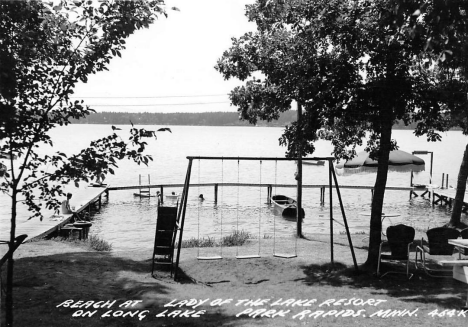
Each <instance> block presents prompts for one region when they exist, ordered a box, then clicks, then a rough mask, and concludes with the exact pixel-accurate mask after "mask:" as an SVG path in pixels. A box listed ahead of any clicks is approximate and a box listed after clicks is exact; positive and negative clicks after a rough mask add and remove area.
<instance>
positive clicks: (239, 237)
mask: <svg viewBox="0 0 468 327" xmlns="http://www.w3.org/2000/svg"><path fill="white" fill-rule="evenodd" d="M249 238H252V235H251V234H250V233H249V232H246V231H244V230H241V231H235V232H234V233H232V234H230V235H228V236H224V237H223V240H222V242H221V243H222V245H223V246H238V245H243V244H245V242H247V240H248V239H249Z"/></svg>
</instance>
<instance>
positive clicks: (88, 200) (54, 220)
mask: <svg viewBox="0 0 468 327" xmlns="http://www.w3.org/2000/svg"><path fill="white" fill-rule="evenodd" d="M105 192H108V188H107V187H92V186H89V187H84V188H79V189H75V188H74V189H73V190H70V193H72V194H73V196H72V198H71V199H70V206H71V207H75V212H78V213H80V212H85V211H88V212H89V211H90V210H91V206H92V205H94V204H97V205H98V206H99V208H100V207H101V203H102V200H101V198H102V194H103V193H105ZM72 218H73V214H58V215H52V216H49V217H44V218H43V219H42V221H41V220H40V219H39V218H33V219H30V220H24V219H25V218H20V219H18V218H17V224H16V233H15V234H16V235H21V234H27V235H28V238H27V239H26V242H28V241H31V240H33V239H35V238H40V237H44V236H47V235H49V234H51V233H53V232H55V231H56V230H59V229H61V228H62V227H63V226H64V225H66V224H68V223H70V221H71V220H72ZM0 240H2V241H9V240H10V230H9V228H5V229H3V230H2V231H1V232H0Z"/></svg>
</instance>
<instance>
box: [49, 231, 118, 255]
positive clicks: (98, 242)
mask: <svg viewBox="0 0 468 327" xmlns="http://www.w3.org/2000/svg"><path fill="white" fill-rule="evenodd" d="M52 240H53V241H56V242H66V243H72V244H75V245H79V246H86V247H88V248H90V249H92V250H94V251H98V252H110V251H112V244H111V243H109V242H107V241H106V240H104V239H102V238H99V237H98V236H96V235H90V236H89V237H88V238H87V239H86V240H80V239H77V238H70V237H55V238H52Z"/></svg>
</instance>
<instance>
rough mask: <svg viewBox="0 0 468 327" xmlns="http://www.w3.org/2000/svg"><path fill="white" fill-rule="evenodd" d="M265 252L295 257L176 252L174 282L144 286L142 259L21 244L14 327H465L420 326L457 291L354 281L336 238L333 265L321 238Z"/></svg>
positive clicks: (145, 258) (454, 303)
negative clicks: (391, 313)
mask: <svg viewBox="0 0 468 327" xmlns="http://www.w3.org/2000/svg"><path fill="white" fill-rule="evenodd" d="M364 237H365V235H353V243H354V245H355V256H356V262H357V263H358V264H362V263H363V262H364V261H365V259H366V257H367V251H366V248H365V245H366V243H365V241H363V238H364ZM274 246H275V249H276V250H277V252H280V250H281V251H283V252H287V253H288V254H295V253H297V257H295V258H290V259H285V258H278V257H275V256H273V240H271V239H270V240H262V243H261V248H260V249H261V257H260V258H255V259H236V258H235V256H236V254H242V255H245V254H256V253H258V243H255V242H253V244H251V245H247V246H243V247H240V248H236V247H234V248H223V249H222V251H223V252H222V254H223V257H224V258H223V259H222V260H206V261H205V260H197V255H198V254H199V252H198V249H183V250H182V252H181V256H180V265H179V266H180V270H179V273H178V276H179V280H178V281H177V282H176V281H174V280H173V278H172V277H171V273H170V272H169V271H168V270H166V269H158V270H156V272H155V274H154V276H151V259H150V258H151V252H149V251H132V252H110V253H103V252H95V251H92V250H90V249H89V248H87V247H81V246H77V245H74V244H71V243H68V242H56V241H46V240H41V241H38V242H31V243H26V244H23V245H21V246H20V248H19V249H18V250H17V252H16V253H15V259H16V260H15V276H16V278H15V283H14V297H15V326H331V325H340V326H341V325H344V324H347V325H356V326H384V325H387V324H390V323H396V324H398V325H400V326H406V325H407V326H418V325H421V326H422V325H428V324H429V325H431V324H434V326H436V325H439V324H441V323H443V324H444V325H446V326H461V325H464V324H466V321H467V320H466V319H468V318H464V317H450V318H448V317H445V318H443V317H436V318H428V314H429V313H430V312H432V311H433V310H435V309H437V310H440V311H441V312H442V311H443V310H444V309H447V310H448V309H450V310H451V309H454V310H460V308H461V307H462V306H463V305H464V301H465V299H466V289H467V287H468V286H467V285H466V284H462V283H460V282H458V281H454V280H453V279H452V278H443V279H433V278H429V277H427V276H426V275H425V274H424V273H422V272H421V271H415V270H414V267H412V271H413V272H415V276H414V277H413V278H412V279H411V280H410V281H408V280H407V279H406V278H405V276H403V275H389V277H385V278H383V279H379V278H376V277H373V276H372V275H371V274H363V273H361V274H356V273H355V270H354V264H353V258H352V255H351V251H350V247H349V246H348V245H347V239H346V237H344V236H343V235H336V236H335V245H334V252H333V255H334V265H332V264H331V260H330V256H331V252H330V243H329V237H328V236H326V235H315V236H312V237H310V239H309V240H299V241H298V242H297V248H296V243H295V240H294V239H287V240H278V241H277V242H275V244H274ZM201 250H207V249H201ZM211 250H213V251H214V252H217V251H220V250H221V249H219V248H218V249H216V248H215V249H211ZM211 250H208V252H210V251H211ZM217 253H218V254H219V253H220V252H217ZM202 254H205V253H203V251H202ZM208 254H210V253H208ZM2 271H3V273H2V276H5V273H4V269H2ZM3 278H4V277H3ZM340 299H343V300H341V301H338V300H340ZM80 301H81V302H80ZM3 303H4V301H2V305H3ZM346 303H348V304H346ZM405 309H411V310H412V311H414V310H415V309H418V310H417V313H413V314H419V315H418V316H408V315H406V316H404V317H392V318H387V319H384V318H382V317H378V315H379V310H405ZM306 310H308V311H306ZM332 310H335V312H333V311H332ZM346 310H348V311H346ZM317 311H323V312H328V315H329V316H327V317H323V316H320V315H323V314H318V313H317ZM338 312H341V313H340V314H338ZM456 312H457V314H459V313H460V311H456ZM408 314H409V313H408ZM83 315H85V316H83ZM310 315H312V316H310ZM314 315H319V316H318V317H315V316H314ZM335 315H338V316H335ZM346 315H348V316H346ZM352 315H357V316H356V317H353V316H352ZM466 315H467V316H468V313H467V314H466ZM3 316H4V314H3V313H2V318H3ZM390 320H391V321H392V322H390Z"/></svg>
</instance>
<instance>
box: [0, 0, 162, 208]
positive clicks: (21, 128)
mask: <svg viewBox="0 0 468 327" xmlns="http://www.w3.org/2000/svg"><path fill="white" fill-rule="evenodd" d="M162 5H163V1H161V0H154V1H107V0H106V1H100V2H99V3H96V2H93V1H78V0H77V1H58V2H57V1H55V3H46V2H38V1H8V2H2V3H1V4H0V6H1V7H0V21H1V22H0V24H1V26H0V27H1V28H0V33H2V35H1V36H2V37H1V38H0V40H1V41H0V43H1V46H0V48H1V49H2V50H1V52H0V60H1V62H0V67H2V72H0V73H2V74H3V76H5V78H3V77H2V79H1V82H0V91H1V93H0V95H1V97H0V106H1V109H2V112H7V113H8V114H6V115H4V116H2V120H1V125H0V139H1V140H2V143H1V145H0V151H1V152H2V153H8V154H9V155H10V157H11V158H12V159H11V160H10V163H9V171H8V172H7V174H6V175H5V179H4V180H3V181H2V183H1V186H0V187H1V190H2V192H4V193H8V194H10V195H13V193H15V192H16V193H18V192H21V193H22V194H23V195H24V196H25V203H26V205H27V206H28V207H29V209H30V210H31V211H32V214H33V216H39V217H40V216H41V207H42V206H44V207H45V208H47V209H58V206H59V201H58V198H59V196H60V195H62V194H63V186H64V185H66V184H69V183H70V182H72V183H75V185H77V186H78V184H79V183H80V181H85V182H89V181H92V180H94V179H97V178H98V177H100V178H102V177H103V176H104V175H106V174H108V173H111V174H113V172H114V171H113V168H114V167H116V166H117V160H120V159H124V158H128V159H132V160H134V161H135V162H136V163H138V164H140V163H144V164H147V163H148V161H149V160H152V158H151V156H148V155H144V152H143V151H144V149H145V146H146V144H147V143H146V142H145V141H143V140H142V136H141V132H140V131H139V130H138V129H137V128H132V129H131V130H130V137H129V141H128V142H124V141H123V140H121V139H120V137H119V136H117V134H115V133H114V134H112V135H110V136H108V137H104V138H102V139H100V140H96V141H94V142H92V143H91V144H90V145H89V147H88V148H87V149H84V150H82V151H81V152H80V153H78V154H75V155H72V156H70V157H66V155H65V154H64V153H56V154H55V155H51V156H40V155H38V153H37V151H36V150H37V147H39V146H40V145H52V141H51V139H50V136H49V131H50V130H51V129H52V128H54V127H55V126H65V125H68V124H69V123H70V121H71V120H74V119H80V118H85V117H86V116H88V115H89V114H90V113H92V112H94V110H92V109H91V108H89V106H86V105H85V103H84V101H78V100H72V99H71V96H72V95H73V89H74V87H75V85H76V84H77V83H79V82H86V81H87V80H88V76H89V75H90V74H94V73H97V72H99V71H102V70H107V67H106V66H107V64H108V63H109V62H110V60H111V58H112V57H114V56H121V51H122V50H124V49H125V39H126V38H127V37H129V36H130V35H131V34H132V33H133V32H134V31H136V30H137V29H140V28H143V27H148V26H149V24H150V23H151V22H153V21H154V19H156V17H157V16H156V15H158V14H165V12H164V9H163V7H162ZM4 110H5V111H4ZM15 157H16V158H17V160H16V162H15V160H14V159H13V158H15ZM47 166H50V167H55V171H54V172H52V173H48V172H46V171H45V169H44V167H47Z"/></svg>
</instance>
